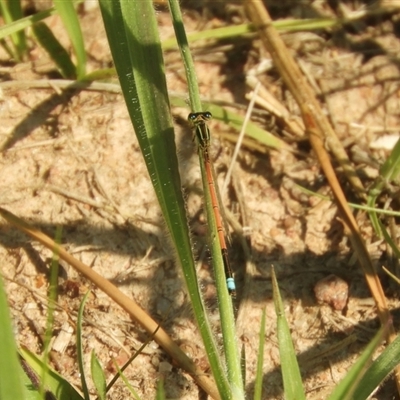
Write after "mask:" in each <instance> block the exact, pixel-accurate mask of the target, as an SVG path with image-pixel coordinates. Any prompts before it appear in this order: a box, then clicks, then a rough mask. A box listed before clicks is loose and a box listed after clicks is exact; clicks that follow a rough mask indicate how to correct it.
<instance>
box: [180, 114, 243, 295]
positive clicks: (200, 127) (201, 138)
mask: <svg viewBox="0 0 400 400" xmlns="http://www.w3.org/2000/svg"><path fill="white" fill-rule="evenodd" d="M211 118H212V115H211V113H210V112H209V111H204V112H197V113H190V114H189V116H188V121H189V122H190V124H191V125H192V127H193V130H194V135H195V136H196V138H197V144H198V151H199V156H200V162H202V163H203V165H204V170H205V172H206V177H207V178H206V179H207V184H206V185H204V188H205V190H206V188H208V191H209V198H210V199H211V203H212V209H213V214H214V219H215V225H216V227H217V231H218V240H219V245H220V247H221V255H222V260H223V263H224V270H225V276H226V283H227V286H228V292H229V294H230V295H231V296H232V297H235V296H236V286H235V280H234V278H233V273H232V269H231V266H230V264H229V258H228V248H227V246H226V241H225V232H224V225H223V220H222V213H221V206H220V204H219V203H220V201H219V199H220V196H219V192H218V186H217V182H216V180H215V178H214V177H215V173H214V167H213V164H212V161H211V158H210V141H211V134H210V129H209V128H208V126H207V121H209V120H210V119H211Z"/></svg>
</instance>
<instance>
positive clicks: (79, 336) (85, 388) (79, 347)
mask: <svg viewBox="0 0 400 400" xmlns="http://www.w3.org/2000/svg"><path fill="white" fill-rule="evenodd" d="M89 294H90V291H89V292H87V293H86V294H85V296H84V297H83V299H82V301H81V304H80V306H79V312H78V321H77V324H76V350H77V352H78V366H79V373H80V375H81V384H82V392H83V396H84V398H85V400H90V395H89V389H88V386H87V382H86V374H85V366H84V363H83V358H84V357H83V346H82V321H83V310H84V308H85V303H86V300H87V298H88V296H89Z"/></svg>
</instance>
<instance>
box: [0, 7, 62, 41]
mask: <svg viewBox="0 0 400 400" xmlns="http://www.w3.org/2000/svg"><path fill="white" fill-rule="evenodd" d="M1 3H2V2H0V4H1ZM54 14H56V10H55V8H49V9H48V10H43V11H40V12H38V13H36V14H34V15H30V16H28V17H24V18H21V19H18V20H17V21H13V22H11V23H8V24H7V25H4V26H2V27H0V39H4V38H6V37H7V36H10V35H13V34H14V33H17V32H19V31H22V30H23V29H26V28H28V27H30V26H32V25H33V24H35V23H37V22H40V21H42V20H44V19H46V18H48V17H50V16H51V15H54Z"/></svg>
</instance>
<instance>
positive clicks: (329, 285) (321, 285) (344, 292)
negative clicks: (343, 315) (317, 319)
mask: <svg viewBox="0 0 400 400" xmlns="http://www.w3.org/2000/svg"><path fill="white" fill-rule="evenodd" d="M314 293H315V297H316V299H317V302H318V303H319V304H321V303H326V304H329V305H330V306H331V307H333V308H334V309H335V310H338V311H342V310H343V309H344V308H345V307H346V304H347V299H348V297H349V285H348V283H347V282H346V281H345V280H343V279H342V278H339V277H338V276H336V275H333V274H332V275H329V276H327V277H325V278H323V279H321V280H320V281H318V282H317V283H316V285H315V286H314Z"/></svg>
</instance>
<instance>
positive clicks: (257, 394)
mask: <svg viewBox="0 0 400 400" xmlns="http://www.w3.org/2000/svg"><path fill="white" fill-rule="evenodd" d="M265 315H266V314H265V308H264V309H263V312H262V316H261V325H260V334H259V344H258V356H257V372H256V380H255V383H254V400H261V399H262V384H263V377H264V376H263V363H264V343H265Z"/></svg>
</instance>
